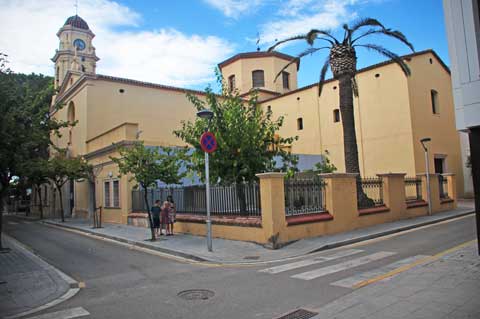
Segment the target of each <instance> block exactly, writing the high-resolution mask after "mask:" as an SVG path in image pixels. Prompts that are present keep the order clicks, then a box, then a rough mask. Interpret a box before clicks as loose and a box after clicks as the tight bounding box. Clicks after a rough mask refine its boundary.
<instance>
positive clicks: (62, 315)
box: [28, 307, 90, 319]
mask: <svg viewBox="0 0 480 319" xmlns="http://www.w3.org/2000/svg"><path fill="white" fill-rule="evenodd" d="M89 314H90V313H89V312H88V311H86V310H85V309H84V308H82V307H77V308H71V309H66V310H60V311H56V312H51V313H46V314H43V315H40V316H35V317H30V318H28V319H71V318H78V317H83V316H88V315H89Z"/></svg>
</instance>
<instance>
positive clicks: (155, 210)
mask: <svg viewBox="0 0 480 319" xmlns="http://www.w3.org/2000/svg"><path fill="white" fill-rule="evenodd" d="M151 211H152V218H153V228H154V229H155V234H156V235H157V236H159V235H162V231H161V230H160V211H161V209H160V201H159V200H158V199H157V200H156V201H155V205H153V207H152V209H151Z"/></svg>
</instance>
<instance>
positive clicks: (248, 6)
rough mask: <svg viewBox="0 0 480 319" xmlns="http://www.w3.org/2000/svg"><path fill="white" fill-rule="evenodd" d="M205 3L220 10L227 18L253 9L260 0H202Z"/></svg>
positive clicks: (237, 16) (257, 6) (234, 17)
mask: <svg viewBox="0 0 480 319" xmlns="http://www.w3.org/2000/svg"><path fill="white" fill-rule="evenodd" d="M204 1H205V2H206V3H207V4H209V5H210V6H212V7H214V8H215V9H218V10H220V11H222V13H223V14H224V15H225V16H226V17H229V18H233V19H238V18H239V17H240V16H241V15H243V14H246V13H249V12H252V11H254V10H255V9H257V8H259V7H260V6H261V5H262V4H263V1H262V0H204Z"/></svg>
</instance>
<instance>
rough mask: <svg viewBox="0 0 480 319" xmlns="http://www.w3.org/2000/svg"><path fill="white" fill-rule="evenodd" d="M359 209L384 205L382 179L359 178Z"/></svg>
mask: <svg viewBox="0 0 480 319" xmlns="http://www.w3.org/2000/svg"><path fill="white" fill-rule="evenodd" d="M357 204H358V209H365V208H371V207H375V206H381V205H383V204H384V203H383V180H382V179H381V178H380V177H365V178H357Z"/></svg>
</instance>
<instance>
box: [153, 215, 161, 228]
mask: <svg viewBox="0 0 480 319" xmlns="http://www.w3.org/2000/svg"><path fill="white" fill-rule="evenodd" d="M153 228H160V218H159V217H153Z"/></svg>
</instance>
